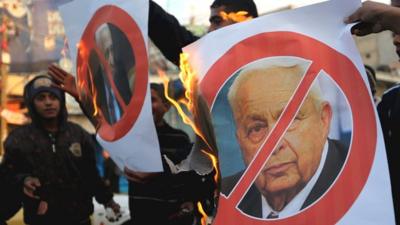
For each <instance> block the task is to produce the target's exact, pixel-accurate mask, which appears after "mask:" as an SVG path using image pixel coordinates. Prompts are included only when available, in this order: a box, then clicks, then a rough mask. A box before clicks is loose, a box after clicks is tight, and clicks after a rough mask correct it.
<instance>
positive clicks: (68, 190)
mask: <svg viewBox="0 0 400 225" xmlns="http://www.w3.org/2000/svg"><path fill="white" fill-rule="evenodd" d="M24 98H25V104H26V105H27V107H28V110H29V114H30V116H31V118H32V123H31V124H28V125H25V126H22V127H20V128H17V129H15V130H14V131H13V132H11V133H10V134H9V136H8V138H7V139H6V141H5V144H4V145H5V155H4V161H3V164H4V166H5V167H6V170H7V173H8V174H12V175H13V176H14V178H15V181H16V183H17V184H18V185H19V186H20V187H21V190H23V193H24V194H23V197H22V202H23V207H24V221H25V223H27V224H33V225H40V224H62V225H64V224H65V225H67V224H68V225H75V224H76V225H78V224H91V222H90V215H91V214H92V213H93V203H92V201H93V200H92V198H93V196H94V197H96V200H97V201H98V202H99V203H101V204H103V205H104V206H105V207H111V208H112V209H113V210H114V212H116V213H118V212H119V205H118V204H117V203H115V202H114V201H113V198H112V193H110V192H108V191H107V189H106V188H105V186H104V183H103V182H102V180H101V178H100V176H99V174H98V171H97V168H96V164H95V156H94V145H93V142H92V139H91V137H90V135H89V134H88V133H87V132H86V131H85V130H83V129H82V128H81V127H80V126H78V125H76V124H74V123H71V122H68V121H67V110H66V107H65V95H64V92H63V91H61V90H59V89H57V88H55V87H53V83H52V80H51V78H49V77H47V76H38V77H36V78H34V79H33V80H32V81H30V82H29V83H28V84H27V85H26V86H25V89H24Z"/></svg>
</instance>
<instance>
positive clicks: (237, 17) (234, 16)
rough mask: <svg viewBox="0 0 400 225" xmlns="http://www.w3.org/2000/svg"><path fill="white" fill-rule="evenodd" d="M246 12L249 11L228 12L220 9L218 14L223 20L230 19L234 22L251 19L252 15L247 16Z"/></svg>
mask: <svg viewBox="0 0 400 225" xmlns="http://www.w3.org/2000/svg"><path fill="white" fill-rule="evenodd" d="M248 14H249V13H248V12H246V11H239V12H230V13H226V12H224V11H221V12H220V13H219V15H220V16H221V17H222V19H223V20H232V21H234V22H236V23H239V22H243V21H247V20H251V19H253V17H252V16H249V15H248Z"/></svg>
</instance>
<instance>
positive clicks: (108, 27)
mask: <svg viewBox="0 0 400 225" xmlns="http://www.w3.org/2000/svg"><path fill="white" fill-rule="evenodd" d="M95 41H96V44H97V46H98V49H99V52H94V51H93V52H91V55H90V62H89V64H90V67H91V71H92V74H93V77H94V83H95V86H96V90H97V91H98V95H99V98H98V103H99V106H100V108H101V110H102V112H103V115H104V117H105V119H106V120H107V122H108V123H110V124H114V123H116V122H117V121H118V120H119V118H121V117H122V114H123V113H124V109H123V108H124V107H123V106H122V105H128V104H129V103H130V100H131V98H132V93H133V91H134V82H135V72H134V71H135V57H134V55H133V51H132V46H131V45H130V43H129V41H128V39H127V37H126V36H125V34H123V33H122V31H121V30H120V29H119V28H117V27H116V26H114V25H112V24H109V23H105V24H102V25H101V26H100V27H99V28H98V29H97V31H96V35H95ZM98 53H101V54H102V55H98ZM100 57H104V61H105V63H107V64H108V66H109V69H110V71H106V69H105V65H102V63H101V62H102V60H100ZM104 61H103V62H104ZM107 73H110V75H108V74H107ZM112 83H114V85H115V87H116V89H117V90H113V89H112V85H111V84H112ZM117 93H118V94H119V96H120V99H118V97H117Z"/></svg>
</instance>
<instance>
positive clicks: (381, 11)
mask: <svg viewBox="0 0 400 225" xmlns="http://www.w3.org/2000/svg"><path fill="white" fill-rule="evenodd" d="M344 22H345V23H347V24H349V23H355V22H360V23H358V24H356V25H355V26H354V27H353V28H352V30H351V31H352V33H353V34H355V35H358V36H364V35H368V34H371V33H378V32H381V31H384V30H391V31H393V32H395V33H400V9H398V8H396V7H393V6H390V5H386V4H383V3H378V2H372V1H366V2H363V4H362V6H361V7H360V8H358V9H357V10H356V11H355V12H354V13H353V14H351V15H350V16H349V17H347V18H346V19H345V21H344Z"/></svg>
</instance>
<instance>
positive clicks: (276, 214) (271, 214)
mask: <svg viewBox="0 0 400 225" xmlns="http://www.w3.org/2000/svg"><path fill="white" fill-rule="evenodd" d="M278 217H279V214H278V213H276V212H271V213H270V214H268V216H267V219H277V218H278Z"/></svg>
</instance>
